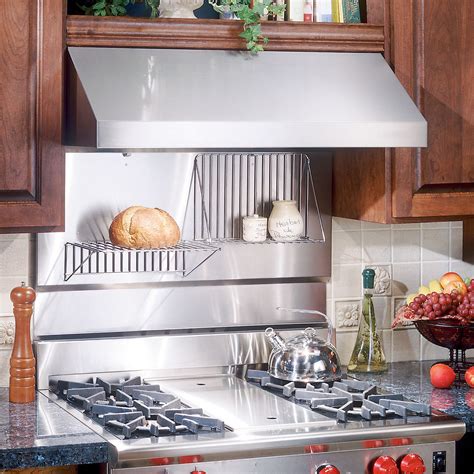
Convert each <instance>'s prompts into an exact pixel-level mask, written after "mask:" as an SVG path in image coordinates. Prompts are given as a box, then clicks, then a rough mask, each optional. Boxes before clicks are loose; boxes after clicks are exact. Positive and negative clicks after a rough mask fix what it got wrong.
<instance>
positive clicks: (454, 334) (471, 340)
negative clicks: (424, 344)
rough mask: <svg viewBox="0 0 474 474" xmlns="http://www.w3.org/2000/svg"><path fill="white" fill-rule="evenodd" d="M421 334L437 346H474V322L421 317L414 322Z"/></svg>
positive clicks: (467, 347)
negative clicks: (464, 322) (463, 322)
mask: <svg viewBox="0 0 474 474" xmlns="http://www.w3.org/2000/svg"><path fill="white" fill-rule="evenodd" d="M414 324H415V326H416V328H417V329H418V331H419V332H420V334H421V335H422V336H423V337H424V338H425V339H428V341H430V342H432V343H433V344H436V345H437V346H441V347H446V348H447V349H456V350H463V351H465V350H467V349H472V348H474V324H473V323H470V324H467V325H466V324H462V323H461V322H460V321H457V320H442V319H441V320H440V319H437V320H436V319H420V320H418V321H415V322H414Z"/></svg>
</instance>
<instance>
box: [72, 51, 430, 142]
mask: <svg viewBox="0 0 474 474" xmlns="http://www.w3.org/2000/svg"><path fill="white" fill-rule="evenodd" d="M69 55H70V58H71V60H72V62H71V64H70V66H71V67H70V71H69V78H68V89H69V90H68V142H69V143H68V144H69V145H73V146H92V147H94V148H98V149H107V150H134V149H147V150H202V149H204V150H215V149H219V150H227V149H235V150H238V149H247V150H248V149H272V150H277V149H290V148H291V149H311V148H339V147H342V148H347V147H424V146H426V142H427V124H426V121H425V119H424V118H423V116H422V115H421V114H420V112H419V111H418V109H417V107H416V106H415V104H414V103H413V101H412V100H411V98H410V97H409V96H408V94H407V93H406V92H405V90H404V89H403V87H402V85H401V84H400V83H399V82H398V80H397V78H396V77H395V75H394V73H393V72H392V70H391V69H390V67H389V66H388V64H387V63H386V62H385V60H384V59H383V57H382V56H381V55H380V54H378V53H306V52H264V53H261V54H258V55H250V54H248V53H243V52H230V51H200V50H193V51H188V50H159V49H132V48H69Z"/></svg>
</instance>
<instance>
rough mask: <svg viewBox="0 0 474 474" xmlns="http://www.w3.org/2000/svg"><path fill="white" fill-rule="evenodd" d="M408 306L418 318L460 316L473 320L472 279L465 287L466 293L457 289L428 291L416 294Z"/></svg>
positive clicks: (473, 280)
mask: <svg viewBox="0 0 474 474" xmlns="http://www.w3.org/2000/svg"><path fill="white" fill-rule="evenodd" d="M408 307H409V308H410V309H411V310H412V311H413V312H414V313H415V314H416V315H417V316H419V317H420V318H428V319H435V318H440V317H442V316H448V315H449V316H456V315H458V316H460V317H461V318H463V319H466V320H472V321H474V279H472V280H471V282H470V283H469V286H468V287H467V293H466V294H465V295H463V294H461V293H460V292H459V291H457V290H453V291H452V292H451V293H449V294H448V293H436V292H433V293H430V294H428V295H418V296H417V297H416V298H415V299H414V300H413V301H412V302H411V303H410V304H409V305H408Z"/></svg>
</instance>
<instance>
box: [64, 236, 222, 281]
mask: <svg viewBox="0 0 474 474" xmlns="http://www.w3.org/2000/svg"><path fill="white" fill-rule="evenodd" d="M218 250H220V247H219V246H218V245H216V244H214V243H212V242H210V241H198V240H196V241H181V242H180V243H179V244H178V245H176V246H174V247H169V248H160V249H142V250H139V249H128V248H124V247H118V246H116V245H113V244H112V243H111V242H109V241H99V242H80V243H79V242H74V243H71V242H67V243H66V245H65V259H64V280H65V281H68V280H69V279H70V278H71V277H72V276H73V275H85V274H86V275H87V274H103V273H138V272H158V273H165V272H166V273H178V274H181V275H182V276H187V275H189V274H190V273H192V272H193V271H194V270H196V268H198V267H199V266H201V265H202V264H203V263H204V262H205V261H207V260H208V259H209V258H211V257H212V256H213V255H214V253H216V252H217V251H218ZM191 254H193V255H196V254H200V258H198V259H197V263H196V262H193V263H192V265H189V261H190V260H191ZM193 260H194V259H193Z"/></svg>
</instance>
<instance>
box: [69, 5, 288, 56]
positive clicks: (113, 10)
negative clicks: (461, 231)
mask: <svg viewBox="0 0 474 474" xmlns="http://www.w3.org/2000/svg"><path fill="white" fill-rule="evenodd" d="M208 2H209V5H211V6H212V8H213V9H214V10H215V11H217V12H218V13H222V14H227V15H228V14H231V15H233V16H235V17H236V18H238V19H239V20H242V21H243V31H242V33H240V36H241V37H242V38H243V39H244V40H245V42H246V45H247V49H248V50H249V51H251V52H253V53H257V52H259V51H263V49H264V45H265V44H267V43H268V38H267V37H265V36H264V35H263V34H262V27H261V20H262V18H263V17H268V15H272V16H278V15H281V14H282V13H283V12H284V11H285V5H276V4H275V3H274V1H273V0H258V1H255V2H254V1H253V0H208ZM203 3H204V2H203V0H161V4H160V0H82V1H81V2H80V3H79V4H78V5H79V8H81V10H82V11H83V12H84V13H85V14H86V15H95V16H109V15H113V16H123V15H128V14H129V11H130V8H131V7H132V6H133V5H135V4H142V5H143V6H144V7H145V8H146V9H147V10H148V11H149V14H150V16H151V17H152V18H155V17H157V16H158V14H159V15H160V16H161V17H165V18H194V13H193V11H194V10H196V9H197V8H199V7H201V6H202V5H203Z"/></svg>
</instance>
